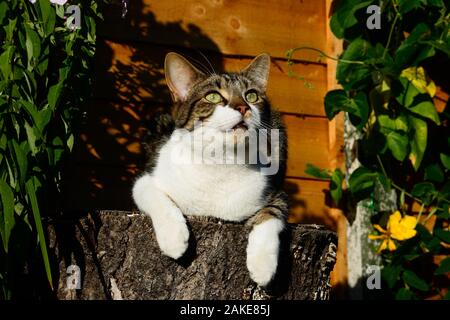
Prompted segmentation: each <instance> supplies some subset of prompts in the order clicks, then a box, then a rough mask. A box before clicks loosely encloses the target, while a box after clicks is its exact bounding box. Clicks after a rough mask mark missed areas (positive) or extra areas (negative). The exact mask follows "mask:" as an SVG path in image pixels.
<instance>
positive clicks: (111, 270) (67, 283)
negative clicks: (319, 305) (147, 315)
mask: <svg viewBox="0 0 450 320" xmlns="http://www.w3.org/2000/svg"><path fill="white" fill-rule="evenodd" d="M188 224H189V226H190V230H191V234H190V237H191V242H190V245H189V249H188V252H187V254H186V255H185V256H184V257H183V258H182V259H181V261H175V260H173V259H170V258H168V257H166V256H164V255H162V254H161V252H160V250H159V247H158V245H157V243H156V240H155V235H154V232H153V230H152V224H151V221H150V219H149V218H148V217H146V216H145V215H143V214H138V213H135V214H132V213H131V212H111V211H110V212H108V211H102V212H98V213H95V214H92V215H89V216H88V217H84V218H81V219H79V220H66V221H57V222H53V223H52V224H51V225H50V227H49V238H50V247H51V248H52V249H53V250H52V251H53V252H54V253H55V256H54V263H55V265H56V268H57V269H58V268H59V280H58V288H57V295H58V298H60V299H247V300H254V299H269V298H279V299H328V298H329V294H330V289H331V288H330V284H329V278H330V272H331V270H332V269H333V266H334V262H335V255H336V241H337V240H336V235H335V233H334V232H331V231H328V230H325V229H324V228H322V227H320V226H317V225H292V226H290V227H289V228H288V229H287V231H286V232H285V233H284V234H283V236H282V244H283V245H282V248H281V253H280V263H279V269H278V271H277V276H276V278H275V280H274V281H273V284H272V285H271V287H269V288H266V290H263V289H261V288H258V287H257V286H256V285H255V284H254V283H253V282H252V281H251V279H250V278H249V275H248V271H247V268H246V262H245V261H246V245H247V238H248V234H249V232H250V228H249V227H248V226H245V225H243V224H238V223H229V222H223V221H218V220H216V219H210V218H208V219H204V218H188ZM70 265H75V267H72V268H69V274H67V273H66V272H67V270H68V269H67V268H68V267H69V266H70ZM78 268H79V269H78ZM78 270H79V271H80V272H79V274H81V282H80V284H81V289H79V290H76V289H73V288H75V287H76V284H77V280H76V279H77V274H78ZM70 272H72V273H73V274H72V275H70ZM70 288H72V289H70Z"/></svg>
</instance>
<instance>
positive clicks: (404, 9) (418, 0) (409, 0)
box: [398, 0, 422, 14]
mask: <svg viewBox="0 0 450 320" xmlns="http://www.w3.org/2000/svg"><path fill="white" fill-rule="evenodd" d="M421 5H422V0H403V1H400V2H399V8H398V10H399V11H400V13H401V14H405V13H408V12H410V11H412V10H415V9H418V8H420V7H421Z"/></svg>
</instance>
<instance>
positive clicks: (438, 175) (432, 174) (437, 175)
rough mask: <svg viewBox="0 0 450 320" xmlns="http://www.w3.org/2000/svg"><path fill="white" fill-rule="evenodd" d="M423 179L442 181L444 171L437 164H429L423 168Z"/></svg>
mask: <svg viewBox="0 0 450 320" xmlns="http://www.w3.org/2000/svg"><path fill="white" fill-rule="evenodd" d="M425 180H429V181H434V182H444V171H442V169H441V167H440V166H439V165H438V164H436V163H435V164H430V165H429V166H428V167H426V168H425Z"/></svg>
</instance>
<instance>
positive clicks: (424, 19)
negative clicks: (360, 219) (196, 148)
mask: <svg viewBox="0 0 450 320" xmlns="http://www.w3.org/2000/svg"><path fill="white" fill-rule="evenodd" d="M372 5H376V6H378V8H379V14H380V16H379V18H380V20H379V22H380V28H379V29H378V28H373V29H369V28H368V24H367V20H368V18H370V14H368V10H367V9H368V8H369V6H372ZM377 11H378V10H375V11H372V12H375V13H374V14H375V15H376V14H377ZM372 18H374V17H373V16H372ZM375 18H376V17H375ZM330 28H331V30H332V32H333V33H334V35H335V36H336V37H337V38H339V39H343V41H344V47H345V50H344V52H343V53H342V55H341V56H340V57H330V56H327V55H326V54H325V53H321V56H322V57H325V58H329V59H335V60H337V61H338V64H337V71H336V79H337V81H338V83H339V84H340V85H341V87H342V89H338V90H332V91H330V92H328V93H327V94H326V96H325V101H324V105H325V113H326V116H327V117H328V119H330V120H331V119H333V118H334V117H335V116H336V115H337V114H338V113H340V112H345V113H346V114H347V115H348V119H349V121H350V122H351V124H352V125H353V126H354V127H356V129H357V130H358V132H359V133H360V136H361V138H360V140H359V141H358V160H359V161H360V163H361V166H360V167H359V168H357V169H356V170H354V171H353V172H352V173H351V175H350V176H349V177H348V180H347V181H348V183H347V187H346V190H344V191H343V189H342V185H343V180H344V174H343V173H342V172H341V171H340V170H339V169H338V170H335V171H330V170H326V169H320V168H317V167H315V166H314V165H308V167H307V168H306V172H307V173H308V174H310V175H312V176H315V177H317V178H321V179H329V180H330V194H331V196H332V198H333V199H334V201H335V203H336V204H339V203H340V202H341V201H342V197H343V194H345V193H348V194H349V195H350V197H351V199H352V200H353V201H355V202H357V201H360V200H363V199H372V200H374V199H375V198H374V193H375V192H376V188H377V186H380V187H382V188H383V189H384V191H385V192H390V191H391V190H395V191H396V193H397V199H398V203H397V207H398V210H397V211H395V212H377V211H376V210H375V214H374V215H373V216H372V217H371V220H372V221H373V227H374V229H373V233H372V234H371V235H369V237H370V238H371V239H373V240H374V241H379V249H378V253H379V254H380V255H381V258H382V261H383V269H382V278H383V280H384V285H385V287H386V286H387V287H388V288H389V293H390V294H392V297H395V298H397V299H419V298H427V297H431V296H434V297H441V298H445V299H450V291H449V290H448V286H449V272H450V257H449V253H450V223H449V221H450V211H449V207H450V107H449V102H448V101H445V99H448V98H445V96H444V98H442V97H438V96H437V87H439V86H440V87H441V88H442V89H443V90H447V91H448V89H449V84H450V82H449V77H448V74H449V73H448V72H449V71H450V68H449V67H450V4H449V1H444V0H388V1H373V0H372V1H362V0H346V1H339V4H338V5H337V6H336V7H335V8H334V11H333V14H332V16H331V19H330ZM308 49H312V50H316V49H314V48H305V47H303V48H295V49H292V50H289V51H288V52H287V57H288V61H289V62H288V63H289V64H290V65H292V59H293V58H294V56H295V55H297V54H298V52H299V51H301V50H308ZM316 51H318V50H316ZM446 287H447V288H446Z"/></svg>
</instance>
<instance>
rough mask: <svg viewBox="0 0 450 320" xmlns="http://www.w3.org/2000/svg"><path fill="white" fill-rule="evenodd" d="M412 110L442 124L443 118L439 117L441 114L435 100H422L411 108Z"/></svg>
mask: <svg viewBox="0 0 450 320" xmlns="http://www.w3.org/2000/svg"><path fill="white" fill-rule="evenodd" d="M409 110H410V111H411V112H414V113H416V114H418V115H421V116H422V117H425V118H428V119H430V120H432V121H433V122H435V123H436V124H438V125H439V124H440V123H441V120H440V119H439V115H438V113H437V110H436V107H435V105H434V104H433V102H432V101H431V100H430V101H422V102H420V103H418V104H415V105H413V106H411V107H410V108H409Z"/></svg>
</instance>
